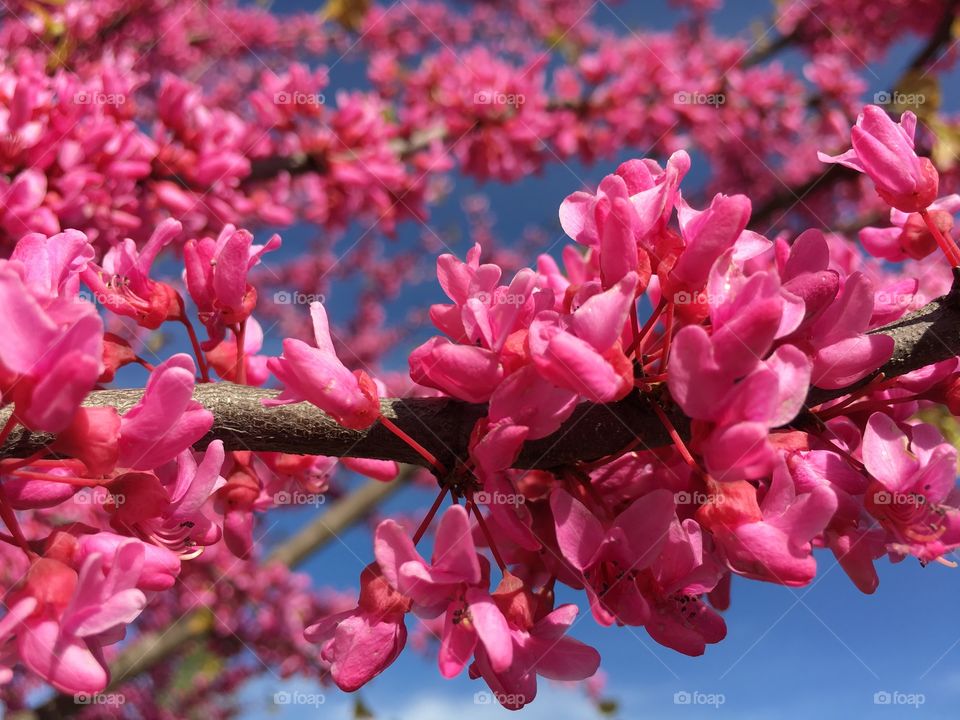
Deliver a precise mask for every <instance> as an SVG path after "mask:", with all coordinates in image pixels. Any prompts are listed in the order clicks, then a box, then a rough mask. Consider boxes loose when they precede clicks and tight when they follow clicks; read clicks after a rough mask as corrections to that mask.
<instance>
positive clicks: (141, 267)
mask: <svg viewBox="0 0 960 720" xmlns="http://www.w3.org/2000/svg"><path fill="white" fill-rule="evenodd" d="M180 230H181V225H180V223H179V222H177V221H176V220H173V219H167V220H164V221H163V222H162V223H160V224H159V225H158V226H157V229H156V230H154V232H153V234H152V235H151V236H150V239H149V240H148V241H147V243H146V244H145V245H144V246H143V248H142V249H140V250H138V249H137V245H136V243H135V242H134V241H133V240H131V239H130V238H127V239H126V240H124V241H123V242H122V243H120V244H119V245H116V246H114V247H112V248H111V249H110V250H108V251H107V254H106V255H104V257H103V266H102V267H98V266H97V265H94V264H93V263H90V264H89V265H88V266H87V268H86V269H85V270H84V271H83V273H82V278H83V281H84V282H85V283H86V284H87V287H89V288H90V290H91V291H93V293H94V295H96V297H97V300H98V302H100V303H102V304H103V305H105V306H106V307H108V308H109V309H110V310H112V311H113V312H115V313H117V315H123V316H126V317H131V318H133V319H134V320H136V321H137V324H138V325H141V326H143V327H145V328H149V329H151V330H154V329H156V328H158V327H160V325H162V324H163V323H164V322H165V321H166V320H168V319H172V318H177V317H179V316H180V312H181V311H180V305H179V298H178V295H177V291H176V290H174V289H173V288H172V287H170V286H169V285H167V284H166V283H162V282H158V281H156V280H152V279H151V278H150V267H151V266H152V265H153V261H154V260H155V259H156V257H157V255H159V254H160V251H161V250H163V248H165V247H166V246H167V245H169V244H170V242H171V241H172V240H173V239H174V238H175V237H176V236H177V235H179V234H180Z"/></svg>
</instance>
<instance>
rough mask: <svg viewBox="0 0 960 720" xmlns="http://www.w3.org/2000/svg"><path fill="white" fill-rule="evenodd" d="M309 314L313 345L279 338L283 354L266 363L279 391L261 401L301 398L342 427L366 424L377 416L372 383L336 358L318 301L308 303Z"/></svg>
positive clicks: (285, 401) (356, 427)
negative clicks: (314, 341) (315, 343)
mask: <svg viewBox="0 0 960 720" xmlns="http://www.w3.org/2000/svg"><path fill="white" fill-rule="evenodd" d="M310 316H311V317H312V318H313V335H314V338H315V339H316V341H317V347H310V346H309V345H307V344H306V343H305V342H303V341H302V340H296V339H294V338H287V339H285V340H284V341H283V355H281V356H280V357H277V358H270V359H269V360H268V361H267V367H269V368H270V371H271V372H272V373H273V374H274V375H275V376H276V377H277V379H278V380H279V381H280V382H282V383H283V392H282V393H280V396H279V397H277V398H274V399H271V400H264V401H263V404H264V405H268V406H272V405H288V404H290V403H295V402H302V401H304V400H305V401H307V402H309V403H311V404H313V405H316V406H317V407H318V408H320V409H321V410H323V411H324V412H325V413H327V414H329V415H330V416H331V417H333V419H334V420H336V421H337V422H338V423H340V424H341V425H343V426H344V427H347V428H351V429H353V430H363V429H364V428H368V427H370V426H371V425H373V423H375V422H376V421H377V419H378V418H379V417H380V403H379V400H378V393H377V386H376V384H375V383H374V381H373V379H372V378H371V377H370V376H369V375H367V373H365V372H364V371H363V370H355V371H353V372H350V371H349V370H348V369H347V368H346V366H345V365H344V364H343V363H342V362H340V359H339V358H338V357H337V354H336V351H335V350H334V349H333V340H332V339H331V338H330V325H329V321H328V320H327V311H326V310H325V309H324V307H323V304H322V303H319V302H314V303H310Z"/></svg>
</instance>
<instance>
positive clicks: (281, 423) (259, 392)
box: [0, 280, 960, 469]
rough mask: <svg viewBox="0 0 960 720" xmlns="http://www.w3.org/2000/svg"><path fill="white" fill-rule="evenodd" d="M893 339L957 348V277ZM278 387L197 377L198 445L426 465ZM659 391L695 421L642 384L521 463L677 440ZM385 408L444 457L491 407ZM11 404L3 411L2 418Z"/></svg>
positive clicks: (898, 327) (101, 395) (891, 365)
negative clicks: (203, 427)
mask: <svg viewBox="0 0 960 720" xmlns="http://www.w3.org/2000/svg"><path fill="white" fill-rule="evenodd" d="M873 332H874V333H882V334H885V335H889V336H890V337H892V338H893V339H894V341H895V343H896V344H895V350H894V353H893V357H892V358H891V359H890V361H889V362H887V363H886V364H885V365H884V366H883V367H881V368H880V370H879V372H882V373H883V374H884V375H885V376H887V377H895V376H898V375H903V374H905V373H908V372H911V371H913V370H917V369H919V368H922V367H924V366H926V365H930V364H931V363H934V362H939V361H941V360H946V359H947V358H950V357H956V356H957V355H960V285H958V283H957V281H956V280H955V281H954V287H953V289H952V290H951V291H950V293H949V294H947V295H945V296H943V297H941V298H937V299H936V300H934V301H932V302H931V303H929V304H928V305H926V306H924V307H923V308H921V309H920V310H917V311H916V312H914V313H911V314H910V315H907V316H906V317H904V318H902V319H900V320H898V321H897V322H895V323H891V324H890V325H886V326H884V327H882V328H878V329H877V330H874V331H873ZM868 381H869V378H865V379H864V380H862V381H860V382H858V383H856V384H854V385H853V386H851V387H848V388H843V389H839V390H821V389H818V388H812V389H811V391H810V394H809V396H808V398H807V406H808V407H812V406H814V405H817V404H819V403H822V402H825V401H826V400H830V399H833V398H837V397H841V396H843V395H846V394H848V393H849V392H851V391H852V390H854V389H856V388H858V387H861V386H863V385H864V384H866V383H867V382H868ZM142 394H143V390H140V389H132V390H98V391H95V392H92V393H90V395H89V397H88V398H87V400H86V401H85V404H86V405H93V406H104V405H107V406H113V407H115V408H117V410H118V411H119V412H121V413H123V412H126V411H127V410H129V409H130V408H131V407H132V406H133V405H134V404H135V403H136V402H137V401H138V400H139V399H140V397H141V396H142ZM276 395H277V391H276V390H264V389H260V388H253V387H246V386H242V385H234V384H232V383H227V382H219V383H211V384H203V385H198V386H197V388H196V390H195V391H194V398H195V399H196V400H197V401H198V402H200V403H201V404H202V405H204V406H205V407H206V408H207V409H209V410H210V411H211V412H212V413H213V415H214V423H213V427H212V429H211V430H210V432H209V433H207V435H206V436H205V437H204V438H203V439H202V440H200V441H199V442H198V443H197V444H196V445H195V447H196V448H197V449H202V448H205V447H206V446H207V445H208V444H209V443H210V442H211V441H213V440H222V441H223V443H224V446H225V447H226V448H227V449H228V450H256V451H272V452H286V453H294V454H301V455H303V454H306V455H329V456H336V457H363V458H375V459H379V460H395V461H397V462H401V463H406V464H411V465H423V464H424V460H423V458H422V457H420V455H419V454H418V453H417V452H415V451H414V450H412V449H411V448H410V447H409V446H408V445H407V444H406V443H404V442H403V441H401V440H399V439H398V438H397V437H396V436H395V435H393V433H391V432H390V431H388V430H387V429H386V428H385V427H383V425H381V424H380V423H376V424H374V425H373V426H372V427H370V428H368V429H367V430H362V431H356V430H348V429H346V428H343V427H341V426H340V425H338V424H337V423H336V422H335V421H334V420H333V419H332V418H330V417H329V416H328V415H326V414H325V413H323V412H322V411H320V410H319V409H317V408H315V407H313V406H312V405H309V404H307V403H298V404H295V405H286V406H282V407H274V408H265V407H263V405H262V404H261V400H262V399H263V398H272V397H275V396H276ZM654 401H658V402H660V403H661V404H662V405H663V406H664V407H665V408H666V409H667V413H668V415H669V416H670V419H671V420H672V421H673V423H674V425H675V426H676V427H677V428H678V430H679V431H680V433H681V434H683V435H685V436H686V433H687V432H688V421H687V419H686V418H685V417H684V416H683V414H682V412H681V411H680V409H679V408H677V407H676V406H674V405H673V404H672V403H671V402H670V401H669V396H668V394H667V392H666V390H665V389H663V390H661V391H660V395H659V396H658V397H657V398H656V400H654V399H651V398H649V397H644V396H642V395H641V394H640V393H639V392H635V393H633V394H631V395H630V396H628V397H627V398H626V399H624V400H621V401H619V402H616V403H610V404H607V405H595V404H592V403H582V404H581V405H580V406H578V407H577V408H576V410H575V411H574V413H573V415H572V416H571V417H570V418H569V419H568V420H567V421H566V422H565V423H564V424H563V425H562V426H561V427H560V429H559V430H558V431H557V432H555V433H553V434H552V435H550V436H548V437H545V438H542V439H540V440H535V441H532V442H528V443H527V444H526V445H524V447H523V450H522V452H521V453H520V457H519V458H518V459H517V461H516V463H515V467H518V468H543V469H550V468H556V467H559V466H563V465H567V464H569V463H571V462H574V461H577V460H582V461H592V460H598V459H600V458H602V457H605V456H607V455H611V454H614V453H616V452H618V451H619V450H620V449H621V448H623V447H624V446H626V445H627V444H628V443H630V442H632V441H633V440H634V439H635V438H637V437H639V438H641V439H642V441H643V445H644V446H646V447H651V448H653V447H660V446H664V445H669V444H670V438H669V437H668V436H667V434H666V432H665V431H664V429H663V425H662V424H661V423H660V421H659V419H658V418H657V416H656V414H655V413H654V412H653V409H652V408H651V406H650V403H651V402H654ZM381 409H382V411H383V414H384V415H386V416H387V417H388V418H389V419H390V420H392V421H393V422H394V423H395V424H396V425H398V426H399V427H400V428H401V429H403V430H404V431H405V432H406V433H407V434H409V435H410V436H411V437H413V438H414V439H416V440H417V441H418V442H419V443H421V444H422V445H423V446H424V447H426V448H427V449H428V450H430V451H431V452H432V453H433V454H434V455H436V456H437V457H438V458H439V459H440V460H441V462H443V463H444V464H445V465H447V467H452V465H453V464H454V461H455V460H456V459H458V458H465V457H466V456H467V446H468V443H469V439H470V432H471V431H472V430H473V427H474V424H475V423H476V421H477V420H478V419H479V418H480V417H482V416H483V415H484V414H485V412H486V406H484V405H475V404H470V403H464V402H460V401H458V400H453V399H449V398H407V399H404V398H388V399H384V400H382V401H381ZM9 414H10V409H9V408H7V409H5V410H4V411H2V412H0V423H2V422H5V421H6V419H7V418H8V417H9ZM52 439H53V438H52V436H50V435H48V434H44V433H31V432H29V431H26V430H24V429H23V428H18V429H17V430H15V431H14V432H12V433H11V435H10V437H9V438H8V439H7V441H6V442H5V443H4V444H3V445H2V446H0V457H28V456H30V455H32V454H33V453H35V452H37V451H39V450H41V449H42V448H43V447H44V446H46V445H47V444H49V443H50V442H51V441H52Z"/></svg>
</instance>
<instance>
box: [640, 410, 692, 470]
mask: <svg viewBox="0 0 960 720" xmlns="http://www.w3.org/2000/svg"><path fill="white" fill-rule="evenodd" d="M650 405H651V407H653V411H654V412H655V413H656V414H657V417H658V418H660V422H661V423H663V427H665V428H666V430H667V434H668V435H669V436H670V439H671V440H673V444H674V445H675V446H676V448H677V450H678V451H679V452H680V456H681V457H682V458H683V459H684V460H685V461H686V463H687V465H689V466H690V467H691V468H693V470H694V472H696V473H699V474H701V475H702V474H703V470H701V469H700V466H699V465H697V461H696V460H694V459H693V455H691V454H690V450H688V449H687V446H686V444H685V443H684V442H683V438H681V437H680V433H678V432H677V429H676V428H675V427H674V426H673V423H672V422H670V418H668V417H667V414H666V413H665V412H664V411H663V408H661V407H660V406H659V405H658V404H657V403H655V402H652V403H650Z"/></svg>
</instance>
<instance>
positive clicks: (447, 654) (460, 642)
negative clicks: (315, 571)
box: [374, 505, 513, 678]
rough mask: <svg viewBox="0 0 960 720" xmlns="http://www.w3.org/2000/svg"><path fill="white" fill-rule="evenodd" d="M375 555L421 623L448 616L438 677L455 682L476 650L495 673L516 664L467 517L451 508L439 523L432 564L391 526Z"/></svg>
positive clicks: (385, 525) (381, 529) (383, 527)
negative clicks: (479, 648)
mask: <svg viewBox="0 0 960 720" xmlns="http://www.w3.org/2000/svg"><path fill="white" fill-rule="evenodd" d="M374 552H375V554H376V557H377V562H378V563H379V565H380V568H381V569H382V570H383V576H384V577H385V578H386V579H387V580H388V581H389V582H390V585H391V586H392V587H394V588H395V589H396V590H397V591H399V592H400V593H402V594H403V595H405V596H407V597H409V598H410V599H411V600H412V601H413V611H414V612H415V613H416V614H418V615H421V616H423V617H437V616H438V615H440V614H441V613H445V614H444V622H443V633H442V637H441V639H440V656H439V664H440V672H441V674H442V675H443V676H444V677H448V678H449V677H454V676H455V675H457V674H459V673H460V671H461V670H463V668H464V666H465V665H466V664H467V663H468V662H470V658H471V657H472V656H473V653H474V650H475V649H476V648H477V646H478V644H479V645H482V646H483V648H484V650H485V651H486V652H487V654H488V656H489V657H490V662H491V665H492V666H493V667H494V668H495V669H496V670H497V671H503V670H506V669H507V668H508V667H509V666H510V664H511V662H512V661H513V645H512V643H511V640H510V630H509V628H508V626H507V621H506V618H504V616H503V614H502V613H501V612H500V610H499V608H498V607H497V605H496V604H495V603H494V601H493V599H492V598H491V597H490V592H489V589H488V588H489V585H490V578H489V565H488V564H487V563H486V561H485V560H484V561H483V562H482V563H481V557H480V556H479V555H477V550H476V546H475V545H474V542H473V534H472V530H471V527H470V519H469V517H468V516H467V511H466V510H465V509H464V508H463V507H462V506H460V505H453V506H452V507H450V508H449V509H448V510H447V511H446V512H445V513H444V514H443V517H442V518H441V520H440V524H439V526H438V527H437V535H436V539H435V540H434V550H433V559H432V563H430V564H428V563H427V562H425V561H424V560H423V558H422V557H420V555H419V553H417V551H416V548H415V547H414V545H413V541H412V540H411V539H410V537H409V536H408V535H407V533H406V532H405V531H404V530H403V528H402V527H401V526H400V525H398V524H397V523H395V522H394V521H392V520H384V521H383V522H382V523H380V525H379V526H378V527H377V532H376V536H375V539H374Z"/></svg>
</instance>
